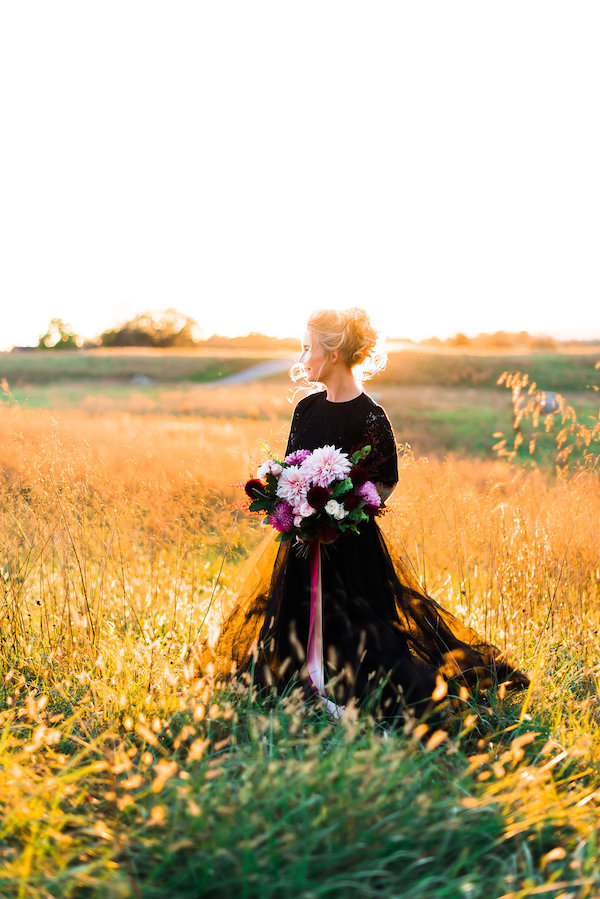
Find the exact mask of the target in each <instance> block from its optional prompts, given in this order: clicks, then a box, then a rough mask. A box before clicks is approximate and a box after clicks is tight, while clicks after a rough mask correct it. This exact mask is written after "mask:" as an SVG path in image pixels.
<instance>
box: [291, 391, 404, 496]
mask: <svg viewBox="0 0 600 899" xmlns="http://www.w3.org/2000/svg"><path fill="white" fill-rule="evenodd" d="M326 444H329V445H333V446H336V447H337V448H338V449H341V450H343V451H344V452H346V453H351V452H353V451H354V450H355V449H358V448H359V447H361V446H365V445H366V444H370V446H371V453H370V455H369V457H368V459H367V460H366V462H365V467H367V468H368V470H369V474H370V476H371V478H372V479H373V480H374V481H377V482H379V483H381V484H384V485H385V486H386V487H393V486H394V485H395V484H396V482H397V481H398V459H397V455H396V441H395V438H394V432H393V430H392V426H391V424H390V422H389V419H388V417H387V415H386V414H385V412H384V410H383V409H382V408H381V406H378V405H377V403H376V402H375V400H373V399H372V398H371V397H370V396H368V394H366V393H361V394H360V396H357V397H356V398H355V399H353V400H348V401H347V402H345V403H332V402H330V401H329V400H328V399H327V394H326V392H325V391H321V392H319V393H311V394H309V396H306V397H304V399H302V400H300V402H299V403H298V405H297V406H296V408H295V410H294V415H293V418H292V424H291V428H290V436H289V438H288V444H287V449H286V455H287V453H291V452H294V451H295V450H300V449H307V450H314V449H317V447H320V446H325V445H326Z"/></svg>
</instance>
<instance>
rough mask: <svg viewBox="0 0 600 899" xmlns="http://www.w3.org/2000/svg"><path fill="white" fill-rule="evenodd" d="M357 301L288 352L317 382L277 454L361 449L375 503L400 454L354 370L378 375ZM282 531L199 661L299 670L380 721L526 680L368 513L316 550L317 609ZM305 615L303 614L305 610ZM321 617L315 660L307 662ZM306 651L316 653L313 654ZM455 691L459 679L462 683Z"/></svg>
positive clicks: (197, 650) (330, 696)
mask: <svg viewBox="0 0 600 899" xmlns="http://www.w3.org/2000/svg"><path fill="white" fill-rule="evenodd" d="M376 341H377V335H376V332H375V331H374V329H373V327H372V325H371V323H370V321H369V318H368V316H367V314H366V313H365V312H364V311H363V310H361V309H348V310H344V311H337V310H332V309H326V310H322V311H318V312H315V313H314V314H313V315H311V317H310V318H309V320H308V323H307V328H306V333H305V335H304V338H303V342H302V353H301V356H300V359H299V365H300V367H301V372H302V374H303V375H304V376H305V377H306V378H307V380H308V381H310V382H311V383H313V384H314V385H315V387H316V386H317V385H323V388H324V389H318V390H316V391H315V392H313V393H310V394H309V395H308V396H305V397H304V398H303V399H302V400H300V402H299V403H298V404H297V406H296V408H295V410H294V414H293V418H292V422H291V428H290V433H289V438H288V443H287V448H286V455H288V454H291V453H293V452H295V451H297V450H311V451H312V450H314V449H317V448H318V447H322V446H324V445H326V444H328V445H332V446H335V447H337V448H338V449H341V450H343V451H344V452H346V453H348V454H351V453H352V452H353V451H354V450H356V449H357V448H360V447H363V446H366V445H370V446H371V452H370V453H369V455H368V456H367V458H366V461H365V462H364V463H362V464H363V465H364V466H365V467H366V468H367V471H365V472H363V474H364V476H366V477H368V478H369V480H371V481H373V482H374V483H375V485H376V487H377V490H378V492H379V495H380V496H381V498H382V499H383V500H386V499H387V498H388V497H389V496H390V494H391V493H392V491H393V490H394V488H395V487H396V485H397V481H398V465H397V452H396V444H395V439H394V434H393V431H392V427H391V425H390V422H389V420H388V417H387V415H386V413H385V411H384V410H383V408H382V407H381V406H379V405H378V404H377V403H376V402H375V401H374V400H373V399H372V398H371V397H370V396H369V395H368V394H367V393H365V392H364V391H363V389H362V386H361V383H360V382H359V381H358V380H357V377H356V369H357V366H360V368H361V371H363V372H364V371H366V372H367V373H368V374H373V373H376V372H377V371H378V370H381V369H382V368H383V366H384V365H385V358H384V357H382V356H381V355H380V354H378V352H377V350H376ZM299 549H301V547H298V545H294V544H293V543H292V542H291V541H288V542H285V543H280V544H278V543H276V542H275V541H274V540H273V539H270V540H269V545H268V547H267V550H266V551H264V552H263V553H262V555H260V557H259V559H258V561H256V560H255V559H253V560H252V562H251V571H250V574H249V576H248V578H247V579H246V581H245V583H244V584H243V586H242V589H241V591H240V593H239V595H238V597H237V601H236V604H235V607H234V608H233V610H232V611H231V613H230V614H229V615H228V617H226V619H225V620H224V621H223V622H222V625H221V628H220V633H219V636H218V639H217V640H216V642H213V645H212V646H210V645H209V644H208V642H207V641H203V642H197V643H196V644H195V645H194V646H193V647H192V650H191V652H190V659H189V661H190V663H191V664H192V665H193V668H194V669H195V670H196V671H200V672H205V671H206V670H208V667H209V666H210V670H212V671H213V672H214V673H215V674H217V675H221V676H227V675H229V674H232V673H236V674H237V675H243V674H244V673H246V676H248V674H250V675H251V676H252V678H253V679H254V681H255V682H259V683H270V684H275V685H276V686H277V687H278V688H280V689H285V688H286V686H287V685H289V684H290V682H292V681H294V680H296V679H301V680H304V682H305V683H308V684H309V685H310V686H312V688H313V690H314V689H316V690H317V691H318V692H320V693H322V694H323V696H324V698H325V701H326V702H327V705H328V707H329V709H330V711H332V712H333V714H334V715H335V716H337V717H339V716H341V715H342V714H343V713H344V708H345V707H346V706H347V704H348V703H349V702H353V703H356V704H358V705H360V706H363V707H366V708H368V709H369V710H370V711H372V712H373V713H374V714H375V715H376V716H377V717H378V718H380V719H382V720H385V721H386V722H388V723H391V724H393V723H400V722H402V721H403V720H404V717H405V712H406V709H407V706H410V707H412V710H413V712H414V713H416V714H417V715H419V714H423V713H428V714H429V713H430V712H431V711H432V709H433V708H434V707H435V705H436V702H437V700H438V699H441V698H442V697H443V696H444V695H445V694H446V689H447V688H448V695H449V696H453V695H457V693H458V691H459V690H460V693H461V695H462V696H463V698H464V697H465V695H466V694H465V689H466V690H468V691H469V693H476V692H477V691H478V690H481V689H485V688H488V687H490V686H492V685H496V684H499V683H504V684H505V689H506V690H518V689H522V688H524V687H527V685H528V684H529V679H528V677H527V676H526V675H525V674H523V673H522V672H521V671H519V670H517V669H515V668H514V667H513V666H512V665H511V664H510V662H509V661H508V659H506V658H505V657H504V655H503V653H502V652H501V651H500V650H499V649H498V648H497V647H495V646H493V645H492V644H490V643H487V642H485V641H484V640H483V639H482V638H481V637H480V636H479V635H478V634H477V633H476V632H475V631H473V630H472V629H471V628H469V627H467V626H466V625H464V624H462V623H461V622H460V621H459V620H458V619H457V618H456V617H454V616H453V615H452V614H451V613H450V612H448V611H447V610H446V609H444V608H443V607H442V606H440V605H439V604H438V603H437V602H436V601H435V600H434V599H432V598H431V597H430V596H428V595H427V594H426V593H425V592H424V591H423V590H422V588H421V587H420V585H419V583H418V582H417V580H416V579H415V578H414V576H413V575H412V574H411V573H410V571H409V570H408V569H407V567H406V566H405V565H404V563H403V562H402V561H401V559H400V558H399V557H398V556H397V555H396V553H395V552H394V550H393V548H392V547H391V546H390V545H389V543H388V542H387V541H386V539H385V537H384V536H383V534H382V532H381V530H380V528H379V526H378V525H377V523H376V521H375V520H374V519H373V518H371V519H369V521H365V522H363V523H362V524H361V525H360V532H359V533H358V534H356V533H345V534H343V535H341V536H339V537H338V538H337V539H336V540H335V541H334V542H332V543H329V544H328V545H326V546H321V547H320V552H321V582H320V586H321V590H320V596H319V608H318V610H317V612H318V613H319V614H318V617H317V618H316V617H315V607H314V583H313V591H312V592H313V602H312V604H311V570H310V562H309V559H308V558H307V554H306V553H305V552H304V553H302V552H299V551H298V550H299ZM311 619H312V620H311ZM315 625H316V626H317V627H318V657H317V659H316V668H317V670H316V671H315V660H314V659H313V660H312V666H313V667H312V669H311V666H310V660H309V664H307V654H308V653H307V650H308V648H309V642H310V643H311V649H312V650H314V638H313V636H312V634H313V633H314V630H315ZM312 655H313V656H314V652H312ZM461 688H462V689H461Z"/></svg>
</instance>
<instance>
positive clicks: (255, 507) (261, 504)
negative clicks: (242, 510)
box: [250, 497, 271, 512]
mask: <svg viewBox="0 0 600 899" xmlns="http://www.w3.org/2000/svg"><path fill="white" fill-rule="evenodd" d="M270 509H271V501H270V500H269V499H268V498H267V497H265V498H264V499H263V498H261V499H254V500H252V502H251V503H250V511H251V512H269V511H270Z"/></svg>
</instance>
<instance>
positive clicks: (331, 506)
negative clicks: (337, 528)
mask: <svg viewBox="0 0 600 899" xmlns="http://www.w3.org/2000/svg"><path fill="white" fill-rule="evenodd" d="M325 511H326V512H327V514H328V515H331V517H332V518H335V519H336V521H341V520H342V518H345V517H346V515H347V514H348V513H347V512H346V510H345V509H344V507H343V506H342V504H341V503H338V502H337V500H335V499H330V500H329V502H328V503H327V505H326V506H325Z"/></svg>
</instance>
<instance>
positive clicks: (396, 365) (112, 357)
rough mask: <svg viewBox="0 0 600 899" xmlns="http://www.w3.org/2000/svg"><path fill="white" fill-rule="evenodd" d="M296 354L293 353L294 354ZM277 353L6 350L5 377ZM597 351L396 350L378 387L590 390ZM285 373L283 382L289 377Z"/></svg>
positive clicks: (217, 369) (44, 377)
mask: <svg viewBox="0 0 600 899" xmlns="http://www.w3.org/2000/svg"><path fill="white" fill-rule="evenodd" d="M291 355H292V356H293V353H292V354H291ZM269 358H272V356H270V355H269V353H268V351H265V352H264V353H262V354H261V355H258V356H255V355H252V354H249V353H244V352H243V351H241V350H240V351H239V352H237V353H232V352H227V353H226V352H223V353H219V351H218V350H215V351H214V353H212V354H210V355H207V354H206V352H205V351H202V352H198V353H194V352H189V351H188V352H181V353H177V352H163V351H160V350H159V351H154V352H152V351H148V352H143V353H135V352H128V351H127V350H120V351H117V352H110V351H102V352H96V351H85V350H78V351H72V352H66V351H63V352H51V351H46V352H44V351H32V352H26V353H1V354H0V378H6V379H7V380H8V382H9V384H10V385H11V387H14V386H19V385H20V384H39V383H45V382H47V381H50V380H77V379H80V378H85V379H96V378H97V379H100V380H103V379H116V380H122V381H123V380H129V379H131V378H132V377H133V376H134V375H145V376H147V377H151V378H152V379H153V380H155V381H156V382H158V383H162V382H174V381H195V382H204V381H211V380H215V379H218V378H219V377H224V376H226V375H228V374H233V373H235V372H237V371H240V370H242V369H243V368H246V367H248V366H250V365H253V364H257V363H259V362H264V361H266V360H267V359H269ZM597 360H598V354H593V353H586V354H583V353H582V354H577V353H573V354H568V353H528V354H517V355H515V354H509V353H507V354H496V355H494V354H483V353H478V354H469V353H459V352H440V353H437V352H420V351H417V350H415V351H413V350H411V351H407V352H393V353H390V357H389V363H388V367H387V369H386V371H385V372H384V373H383V374H381V375H379V377H378V379H377V383H378V384H386V385H388V384H394V385H396V386H408V385H420V386H431V385H434V386H435V385H437V386H440V387H464V388H468V387H474V388H476V389H485V390H491V389H494V388H495V387H496V381H497V379H498V377H499V376H500V374H501V373H502V372H503V371H505V370H511V371H523V372H525V371H526V372H529V374H530V376H531V378H532V379H533V380H534V381H536V383H537V385H538V387H539V388H540V389H542V390H552V391H558V392H580V391H585V390H586V389H587V388H588V385H590V384H594V383H598V380H599V378H598V373H597V372H596V371H595V369H594V364H595V362H596V361H597ZM285 377H286V376H285V375H280V376H279V380H281V381H284V380H285Z"/></svg>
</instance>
